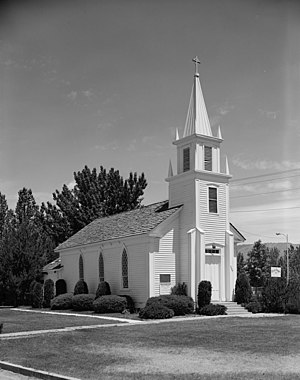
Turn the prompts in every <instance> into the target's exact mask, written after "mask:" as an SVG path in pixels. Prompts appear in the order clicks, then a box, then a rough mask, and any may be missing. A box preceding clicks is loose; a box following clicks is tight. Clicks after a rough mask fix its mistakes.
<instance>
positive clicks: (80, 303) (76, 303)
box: [72, 294, 95, 311]
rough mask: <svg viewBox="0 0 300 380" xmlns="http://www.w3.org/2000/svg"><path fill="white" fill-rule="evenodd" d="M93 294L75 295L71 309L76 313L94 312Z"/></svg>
mask: <svg viewBox="0 0 300 380" xmlns="http://www.w3.org/2000/svg"><path fill="white" fill-rule="evenodd" d="M94 300H95V294H76V295H75V296H73V298H72V308H73V310H76V311H90V310H94V308H93V302H94Z"/></svg>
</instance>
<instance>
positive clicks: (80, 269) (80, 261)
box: [79, 255, 84, 280]
mask: <svg viewBox="0 0 300 380" xmlns="http://www.w3.org/2000/svg"><path fill="white" fill-rule="evenodd" d="M79 279H80V280H83V279H84V268H83V258H82V255H80V256H79Z"/></svg>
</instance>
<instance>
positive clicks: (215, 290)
mask: <svg viewBox="0 0 300 380" xmlns="http://www.w3.org/2000/svg"><path fill="white" fill-rule="evenodd" d="M220 266H221V256H220V254H216V255H214V254H206V256H205V280H207V281H210V282H211V286H212V292H211V299H212V301H220Z"/></svg>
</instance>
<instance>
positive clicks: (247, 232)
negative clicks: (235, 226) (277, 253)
mask: <svg viewBox="0 0 300 380" xmlns="http://www.w3.org/2000/svg"><path fill="white" fill-rule="evenodd" d="M239 231H241V232H243V233H244V234H248V235H252V236H260V237H264V238H267V239H273V238H274V236H275V234H274V236H267V235H262V234H254V233H253V232H249V231H245V230H242V229H241V228H239Z"/></svg>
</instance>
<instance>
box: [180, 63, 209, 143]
mask: <svg viewBox="0 0 300 380" xmlns="http://www.w3.org/2000/svg"><path fill="white" fill-rule="evenodd" d="M193 62H195V74H194V83H193V88H192V93H191V98H190V103H189V108H188V113H187V118H186V122H185V128H184V133H183V137H186V136H190V135H193V134H198V135H205V136H212V132H211V127H210V122H209V118H208V114H207V110H206V106H205V102H204V97H203V93H202V89H201V84H200V79H199V73H198V64H200V61H199V59H198V57H195V58H194V59H193Z"/></svg>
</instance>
